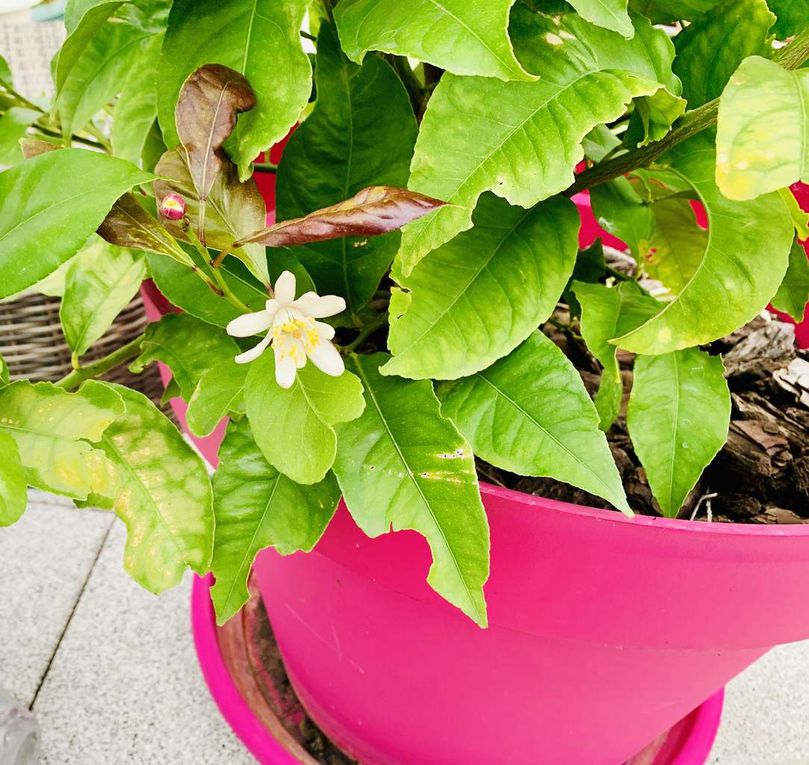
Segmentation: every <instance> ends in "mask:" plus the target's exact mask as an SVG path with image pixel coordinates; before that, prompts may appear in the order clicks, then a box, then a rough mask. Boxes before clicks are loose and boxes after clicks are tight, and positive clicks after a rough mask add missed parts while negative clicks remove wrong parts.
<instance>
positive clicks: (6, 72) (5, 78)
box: [0, 56, 13, 85]
mask: <svg viewBox="0 0 809 765" xmlns="http://www.w3.org/2000/svg"><path fill="white" fill-rule="evenodd" d="M0 83H3V84H6V85H12V84H13V83H12V81H11V67H10V66H9V65H8V61H6V60H5V59H4V58H3V57H2V56H0Z"/></svg>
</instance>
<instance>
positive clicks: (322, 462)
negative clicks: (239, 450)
mask: <svg viewBox="0 0 809 765" xmlns="http://www.w3.org/2000/svg"><path fill="white" fill-rule="evenodd" d="M244 402H245V409H246V412H247V418H248V419H249V420H250V427H251V428H252V431H253V437H254V438H255V440H256V443H257V444H258V446H259V448H260V449H261V451H262V452H263V454H264V457H265V458H266V459H267V462H269V463H270V464H271V465H272V466H273V467H274V468H275V469H276V470H280V471H281V472H282V473H283V474H284V475H286V476H289V478H291V479H292V480H293V481H296V482H297V483H304V484H314V483H318V482H320V481H322V480H323V479H324V478H325V476H326V473H328V472H329V469H330V468H331V466H332V464H333V463H334V456H335V454H336V453H337V436H336V434H335V432H334V427H333V426H334V425H336V424H338V423H340V422H348V421H349V420H353V419H356V418H357V417H359V416H360V414H362V410H363V409H364V408H365V401H364V399H363V396H362V384H361V383H360V381H359V380H358V379H357V378H356V376H355V375H353V374H351V373H350V372H344V373H343V374H342V375H341V376H340V377H330V376H329V375H327V374H324V373H323V372H321V371H320V370H319V369H318V368H317V367H315V365H314V364H311V363H309V364H307V365H306V366H305V367H304V368H303V369H299V370H298V374H297V376H296V378H295V382H294V384H293V385H292V387H291V388H289V389H284V388H282V387H281V386H280V385H278V384H277V383H276V381H275V358H274V354H273V352H272V351H267V352H266V353H264V354H263V355H262V356H260V357H259V358H258V359H256V361H254V362H252V363H251V364H250V371H249V372H248V373H247V381H246V382H245V387H244Z"/></svg>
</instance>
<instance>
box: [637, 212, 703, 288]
mask: <svg viewBox="0 0 809 765" xmlns="http://www.w3.org/2000/svg"><path fill="white" fill-rule="evenodd" d="M651 210H652V212H653V214H654V231H653V232H652V236H651V238H650V239H649V243H648V247H647V249H646V251H645V252H644V253H643V267H644V269H645V271H646V273H647V274H648V275H649V276H650V277H651V278H652V279H657V280H658V281H659V282H662V283H663V285H664V286H666V287H668V288H669V290H671V292H672V293H674V294H678V293H679V292H681V291H682V290H683V289H684V288H685V286H686V284H688V282H689V281H691V279H692V277H693V276H694V274H695V273H696V272H697V269H698V268H699V265H700V263H701V262H702V258H703V255H704V254H705V248H706V247H707V246H708V232H707V231H706V230H705V229H704V228H701V227H700V226H698V225H697V222H696V218H695V217H694V208H693V207H691V202H690V201H689V200H688V199H663V200H661V201H660V202H656V203H655V204H654V205H652V206H651Z"/></svg>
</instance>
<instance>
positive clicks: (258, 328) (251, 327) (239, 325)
mask: <svg viewBox="0 0 809 765" xmlns="http://www.w3.org/2000/svg"><path fill="white" fill-rule="evenodd" d="M273 316H274V313H273V314H272V315H271V314H270V313H269V312H267V311H256V312H255V313H243V314H242V315H241V316H237V317H236V318H235V319H233V320H232V321H230V322H228V325H227V327H226V328H225V329H226V330H227V333H228V334H229V335H230V336H231V337H250V336H251V335H258V334H260V333H261V332H266V331H267V330H268V329H269V328H270V327H271V326H272V320H273Z"/></svg>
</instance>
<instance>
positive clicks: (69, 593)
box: [0, 491, 112, 705]
mask: <svg viewBox="0 0 809 765" xmlns="http://www.w3.org/2000/svg"><path fill="white" fill-rule="evenodd" d="M111 523H112V516H111V515H110V514H109V513H102V512H100V511H98V510H78V509H76V508H75V507H74V506H73V504H72V503H71V502H70V501H68V500H63V499H57V498H55V497H51V496H49V495H46V494H41V493H39V492H35V491H32V492H30V493H29V505H28V510H27V511H26V513H25V515H24V516H23V517H22V519H21V520H20V521H19V522H18V523H16V524H15V525H13V526H9V527H8V528H0V572H1V573H0V686H2V687H4V688H5V689H6V690H7V691H9V692H10V693H11V695H12V696H14V697H16V698H17V700H18V701H20V702H21V703H24V704H26V705H28V704H30V703H31V701H32V700H33V698H34V694H35V693H36V690H37V688H38V686H39V684H40V681H41V679H42V677H43V676H44V674H45V670H46V668H47V666H48V663H49V662H50V660H51V657H52V656H53V652H54V650H55V649H56V646H57V644H58V642H59V639H60V637H61V635H62V632H63V631H64V628H65V625H66V624H67V622H68V619H69V618H70V614H71V612H72V611H73V607H74V605H75V603H76V601H77V600H78V598H79V593H80V592H81V588H82V587H83V586H84V583H85V581H86V580H87V577H88V575H89V573H90V570H91V569H92V567H93V564H94V563H95V560H96V557H97V555H98V552H99V550H100V548H101V545H102V543H103V540H104V537H105V535H106V533H107V529H108V528H109V526H110V524H111Z"/></svg>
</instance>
